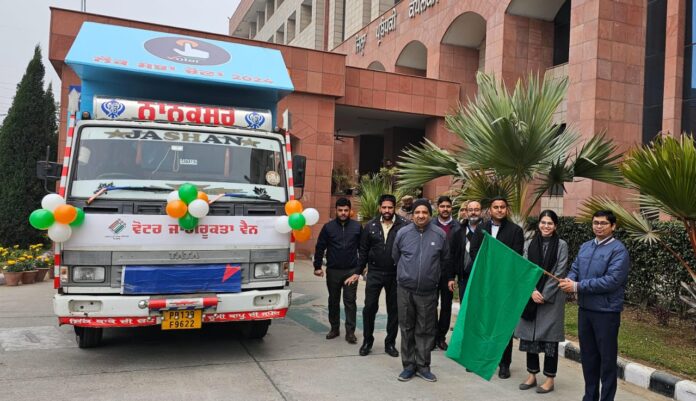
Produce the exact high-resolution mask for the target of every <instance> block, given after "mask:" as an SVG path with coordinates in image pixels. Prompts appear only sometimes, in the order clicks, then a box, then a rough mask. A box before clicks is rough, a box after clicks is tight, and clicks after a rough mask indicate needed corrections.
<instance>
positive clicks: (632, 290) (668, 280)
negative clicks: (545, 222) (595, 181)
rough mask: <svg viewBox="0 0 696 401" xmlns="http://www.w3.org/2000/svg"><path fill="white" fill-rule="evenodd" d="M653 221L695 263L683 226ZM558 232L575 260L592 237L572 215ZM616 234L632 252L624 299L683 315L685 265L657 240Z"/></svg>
mask: <svg viewBox="0 0 696 401" xmlns="http://www.w3.org/2000/svg"><path fill="white" fill-rule="evenodd" d="M535 225H536V218H533V219H530V220H529V227H534V226H535ZM656 225H657V227H658V228H659V229H660V230H663V232H664V235H663V239H664V240H665V242H666V243H667V244H668V245H669V246H670V247H671V248H672V249H674V250H675V251H676V252H677V253H679V254H680V255H682V257H684V259H685V260H686V261H687V262H688V263H689V264H690V265H691V266H696V258H694V251H693V249H692V248H691V244H690V243H689V240H688V238H687V236H686V230H685V229H684V226H683V225H682V224H681V223H678V222H658V223H656ZM558 234H559V236H560V237H561V238H562V239H563V240H565V241H566V242H567V243H568V248H569V260H570V261H573V260H575V256H576V255H577V253H578V250H579V249H580V245H582V243H583V242H586V241H589V240H591V239H592V238H594V235H593V234H592V227H591V225H590V224H581V223H577V222H576V221H575V219H574V218H572V217H561V218H560V222H559V227H558ZM615 237H616V238H617V239H619V240H621V241H622V242H623V243H624V244H625V245H626V248H627V249H628V252H629V254H630V255H631V271H630V273H629V275H628V284H627V286H626V300H627V301H628V302H629V303H632V304H636V305H640V306H642V307H653V308H657V309H660V310H669V311H673V312H677V313H678V314H679V315H681V316H684V313H685V311H686V308H685V305H684V303H683V302H682V301H681V300H680V299H679V292H680V289H681V286H680V284H679V282H680V281H685V282H689V281H690V278H689V275H688V273H687V271H686V269H684V267H683V266H682V265H680V264H679V262H678V261H677V260H676V259H675V258H674V256H672V254H670V253H669V252H668V251H667V250H665V249H664V248H663V247H662V246H661V245H659V244H653V245H648V244H644V243H641V242H638V241H636V240H632V239H630V238H627V236H626V233H625V232H624V231H623V230H622V229H621V228H619V229H617V230H616V233H615ZM571 263H572V262H571Z"/></svg>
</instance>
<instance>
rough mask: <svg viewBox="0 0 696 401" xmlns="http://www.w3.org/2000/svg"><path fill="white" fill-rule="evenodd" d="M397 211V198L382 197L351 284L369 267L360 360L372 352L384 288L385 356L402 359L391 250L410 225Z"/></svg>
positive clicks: (363, 239) (367, 228)
mask: <svg viewBox="0 0 696 401" xmlns="http://www.w3.org/2000/svg"><path fill="white" fill-rule="evenodd" d="M395 207H396V198H395V197H394V195H388V194H386V195H382V196H380V198H379V212H380V215H379V217H376V218H374V219H372V220H370V221H369V222H368V223H367V224H366V225H365V228H364V229H363V233H362V236H361V237H360V267H359V268H358V271H356V272H355V273H356V274H354V275H353V276H352V277H351V280H355V281H357V280H358V277H359V275H360V274H362V273H363V272H364V271H365V267H366V266H367V267H368V269H367V284H366V286H365V307H364V308H363V345H362V347H360V355H361V356H365V355H367V354H369V353H370V351H371V350H372V344H373V342H374V337H373V335H372V333H373V332H374V329H375V315H376V314H377V310H378V309H379V295H380V293H381V292H382V288H384V293H385V296H386V303H387V337H386V338H385V339H384V352H386V353H387V354H389V355H390V356H393V357H397V356H399V351H397V350H396V347H395V343H396V333H397V331H398V330H399V318H398V310H397V306H396V264H394V259H392V247H393V246H394V238H395V237H396V233H397V232H398V231H399V230H400V229H401V228H402V227H404V226H405V225H407V224H409V222H407V221H406V220H405V219H404V218H403V217H401V216H398V215H396V214H395Z"/></svg>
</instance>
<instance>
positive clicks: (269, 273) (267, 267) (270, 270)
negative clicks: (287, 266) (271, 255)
mask: <svg viewBox="0 0 696 401" xmlns="http://www.w3.org/2000/svg"><path fill="white" fill-rule="evenodd" d="M278 276H280V264H279V263H257V264H256V265H254V278H271V277H278Z"/></svg>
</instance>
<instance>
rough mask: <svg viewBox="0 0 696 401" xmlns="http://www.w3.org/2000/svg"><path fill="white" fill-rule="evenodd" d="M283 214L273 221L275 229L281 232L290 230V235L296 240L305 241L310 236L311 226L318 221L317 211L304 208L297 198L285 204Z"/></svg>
mask: <svg viewBox="0 0 696 401" xmlns="http://www.w3.org/2000/svg"><path fill="white" fill-rule="evenodd" d="M285 214H286V215H285V216H279V217H278V219H276V222H275V229H276V231H278V232H279V233H281V234H287V233H289V232H291V231H292V236H293V237H294V238H295V241H297V242H304V241H307V240H308V239H310V238H311V237H312V230H311V229H310V228H309V226H313V225H315V224H317V223H318V222H319V212H318V211H317V209H314V208H307V209H304V208H303V207H302V203H300V201H298V200H295V199H293V200H290V201H288V202H287V203H286V204H285Z"/></svg>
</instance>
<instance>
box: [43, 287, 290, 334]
mask: <svg viewBox="0 0 696 401" xmlns="http://www.w3.org/2000/svg"><path fill="white" fill-rule="evenodd" d="M290 299H291V295H290V290H289V289H282V290H253V291H244V292H239V293H234V294H216V295H214V296H206V297H204V298H203V297H200V298H197V297H196V296H195V295H192V296H188V297H187V298H181V297H171V296H170V297H167V296H148V295H127V296H125V295H114V296H111V295H63V294H56V295H55V296H54V297H53V310H54V312H55V314H56V315H57V316H58V322H59V324H61V325H63V324H70V325H74V326H80V327H135V326H153V325H158V324H161V322H162V310H176V309H203V323H214V322H231V321H247V320H268V319H279V318H283V317H285V314H286V313H287V310H288V307H289V306H290ZM153 305H156V307H153ZM163 305H164V306H163Z"/></svg>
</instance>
